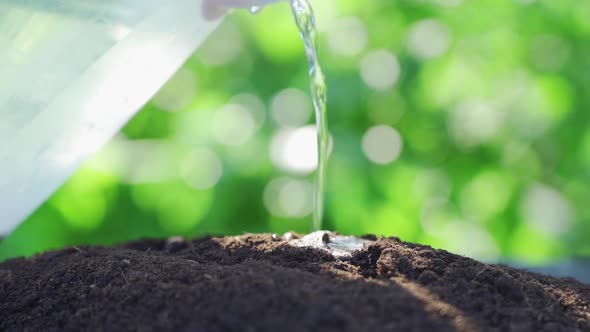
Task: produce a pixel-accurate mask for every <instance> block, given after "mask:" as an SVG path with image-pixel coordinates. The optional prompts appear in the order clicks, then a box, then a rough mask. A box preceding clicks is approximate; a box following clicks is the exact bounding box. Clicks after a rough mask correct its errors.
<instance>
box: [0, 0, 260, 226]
mask: <svg viewBox="0 0 590 332" xmlns="http://www.w3.org/2000/svg"><path fill="white" fill-rule="evenodd" d="M252 2H258V3H252ZM266 2H271V1H267V0H168V1H162V0H83V1H81V0H50V1H49V0H2V1H1V2H0V235H2V234H6V233H8V232H10V231H11V230H12V229H14V228H15V227H16V226H17V225H18V224H19V223H20V222H22V221H23V220H24V219H25V218H27V216H28V215H29V214H30V213H32V212H33V211H34V210H35V209H36V208H37V207H38V206H39V205H40V204H41V203H43V202H44V201H45V200H46V199H47V198H48V197H49V196H50V195H51V194H52V193H53V192H54V191H55V190H56V189H57V188H58V187H59V186H60V185H61V184H62V183H63V182H64V181H66V179H67V178H68V177H69V176H70V175H71V174H72V173H73V172H74V171H75V170H76V168H77V167H78V166H79V165H80V164H81V163H82V162H83V161H84V160H85V159H87V158H88V157H89V156H91V155H92V154H93V153H94V152H95V151H96V150H97V149H98V148H100V147H101V146H102V145H103V144H104V143H106V141H107V140H108V139H109V138H111V137H112V136H113V135H114V134H115V133H116V132H117V131H119V130H120V128H121V127H122V126H123V125H124V124H125V122H127V121H128V120H129V119H130V118H131V116H132V115H133V114H134V113H135V112H137V110H138V109H139V108H140V107H141V106H142V105H143V104H144V103H145V102H146V101H147V100H148V99H149V98H150V97H151V96H152V95H154V94H155V93H156V92H157V90H158V89H159V88H160V87H161V86H162V85H163V84H164V83H165V82H166V80H167V79H169V78H170V76H171V75H172V74H173V73H174V72H175V71H176V70H177V69H178V68H179V67H180V66H181V65H182V64H183V63H184V61H186V59H187V58H188V57H189V56H190V55H191V54H192V52H193V51H194V50H195V49H196V48H197V47H198V46H199V44H201V43H202V42H203V40H204V39H205V38H206V37H207V35H209V33H210V32H211V31H212V30H213V29H214V28H215V26H216V25H217V24H218V22H219V18H220V17H221V16H223V13H224V12H225V10H226V9H228V8H230V7H234V6H238V7H248V6H253V5H264V4H265V3H266Z"/></svg>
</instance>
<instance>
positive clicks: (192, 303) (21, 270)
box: [0, 235, 590, 332]
mask: <svg viewBox="0 0 590 332" xmlns="http://www.w3.org/2000/svg"><path fill="white" fill-rule="evenodd" d="M86 330H88V331H281V332H284V331H551V332H555V331H590V286H589V285H586V284H583V283H580V282H577V281H575V280H573V279H557V278H552V277H547V276H543V275H539V274H534V273H529V272H525V271H521V270H516V269H512V268H508V267H505V266H499V265H487V264H483V263H480V262H477V261H475V260H472V259H468V258H464V257H461V256H457V255H453V254H451V253H448V252H446V251H441V250H434V249H432V248H430V247H425V246H420V245H415V244H409V243H404V242H401V241H399V240H398V239H396V238H387V239H375V241H374V242H372V243H371V244H369V245H368V246H365V248H364V249H362V250H360V251H357V252H355V253H353V255H352V256H342V257H339V258H336V257H334V256H333V255H332V254H330V253H329V252H327V251H324V250H320V249H313V248H306V247H296V246H293V245H291V244H289V243H288V242H287V241H286V240H285V239H284V238H283V237H276V236H271V235H243V236H238V237H221V238H215V237H208V238H200V239H196V240H193V241H185V240H182V239H171V240H146V241H140V242H134V243H130V244H127V245H123V246H119V247H97V246H88V247H72V248H68V249H65V250H60V251H55V252H48V253H45V254H42V255H38V256H35V257H31V258H28V259H15V260H10V261H7V262H5V263H2V264H0V331H86Z"/></svg>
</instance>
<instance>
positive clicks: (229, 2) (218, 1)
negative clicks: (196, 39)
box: [203, 0, 279, 20]
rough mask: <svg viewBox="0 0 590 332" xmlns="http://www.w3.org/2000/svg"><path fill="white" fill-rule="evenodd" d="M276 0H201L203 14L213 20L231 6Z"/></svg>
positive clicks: (256, 4)
mask: <svg viewBox="0 0 590 332" xmlns="http://www.w3.org/2000/svg"><path fill="white" fill-rule="evenodd" d="M277 1H279V0H203V16H204V17H205V18H206V19H208V20H214V19H217V18H220V17H221V16H223V14H225V13H226V12H227V11H228V10H229V9H232V8H252V7H254V6H257V7H263V6H266V5H268V4H270V3H273V2H277Z"/></svg>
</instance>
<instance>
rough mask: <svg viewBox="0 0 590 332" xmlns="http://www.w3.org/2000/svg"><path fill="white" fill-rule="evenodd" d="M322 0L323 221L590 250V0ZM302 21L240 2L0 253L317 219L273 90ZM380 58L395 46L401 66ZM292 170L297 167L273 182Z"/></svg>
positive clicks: (479, 244) (524, 256) (357, 229)
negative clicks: (386, 134) (371, 149)
mask: <svg viewBox="0 0 590 332" xmlns="http://www.w3.org/2000/svg"><path fill="white" fill-rule="evenodd" d="M315 5H316V7H317V8H316V12H317V14H318V25H319V26H320V30H321V31H320V45H321V48H322V49H321V53H322V54H321V56H322V61H323V65H324V67H325V69H324V70H325V74H326V76H327V79H328V89H329V100H328V113H329V122H330V127H331V132H332V138H333V142H334V146H333V152H332V155H331V160H330V165H329V170H328V177H329V179H328V184H327V188H328V192H327V207H326V213H327V215H326V218H325V228H330V229H335V230H338V231H341V232H343V233H353V234H363V233H377V234H382V235H397V236H400V237H401V238H402V239H404V240H407V241H415V242H420V243H426V244H431V245H433V246H435V247H440V248H445V249H448V250H451V251H455V252H459V253H464V254H468V255H471V256H475V257H478V258H482V259H489V260H497V259H516V260H525V261H528V262H543V261H547V260H552V259H557V258H560V257H563V256H572V255H583V254H585V255H588V254H590V241H587V238H588V234H590V205H588V204H587V203H588V197H590V186H588V183H589V181H590V134H589V133H588V124H589V123H590V113H588V112H587V109H588V108H590V75H588V73H589V72H590V56H588V55H589V54H590V14H589V13H590V4H589V3H587V2H584V1H574V0H567V1H563V0H537V1H524V0H520V1H516V0H514V1H513V0H480V1H470V0H464V1H453V0H422V1H415V0H397V1H391V0H379V1H360V0H341V1H316V4H315ZM290 21H291V17H290V12H289V10H288V8H287V6H286V5H284V4H283V5H280V4H279V5H275V6H272V7H269V8H266V9H265V10H264V11H263V12H262V13H260V14H259V15H256V16H252V15H249V14H248V13H247V12H240V13H237V12H236V13H234V14H232V15H231V16H230V17H228V18H227V19H226V21H225V22H224V23H223V24H222V26H221V27H220V28H219V29H218V31H216V32H215V33H214V34H213V35H212V36H211V37H210V39H209V40H208V41H207V42H206V44H205V45H203V47H201V49H200V50H199V51H198V52H197V53H196V54H195V56H194V57H192V58H191V59H190V60H189V61H188V62H187V63H186V65H185V67H184V68H183V69H182V70H181V71H179V73H178V74H177V75H176V76H175V77H174V78H173V79H172V80H171V81H170V82H169V83H168V85H167V86H166V87H165V88H164V89H163V90H162V92H161V93H160V94H159V95H158V96H156V97H155V98H154V99H153V100H152V101H151V102H150V103H149V104H148V105H146V106H145V108H144V109H143V110H142V111H141V112H140V113H139V114H138V115H137V116H136V117H135V118H134V119H133V120H132V121H131V122H130V123H129V124H128V125H127V127H126V128H125V129H124V130H123V133H122V137H124V138H122V137H119V138H117V139H115V140H114V141H113V142H112V143H111V144H109V145H108V146H107V147H105V148H104V149H103V151H101V152H100V153H99V154H98V155H97V156H96V157H95V158H94V159H93V160H91V161H90V162H89V163H88V164H87V165H85V166H84V167H83V168H82V169H80V171H79V172H78V173H77V174H76V175H75V176H74V177H73V178H72V179H71V180H70V181H69V182H68V183H67V184H65V185H64V186H63V187H62V188H61V189H60V190H59V191H58V192H57V193H56V194H55V195H54V196H53V197H52V198H51V199H50V200H49V201H48V202H47V203H46V204H45V205H44V206H42V207H41V208H40V209H39V210H38V211H37V212H36V213H35V214H34V215H33V216H31V217H30V219H29V220H27V221H26V222H25V223H24V224H23V225H22V226H21V227H20V228H19V229H17V230H16V231H15V232H14V233H13V234H12V235H10V236H9V237H8V238H6V239H5V240H4V241H3V242H2V243H0V259H2V258H6V257H11V256H16V255H23V254H32V253H34V252H38V251H40V250H45V249H48V248H57V247H61V246H64V245H68V244H79V243H100V244H111V243H117V242H122V241H127V240H131V239H135V238H141V237H164V236H172V235H187V236H195V235H199V234H206V233H213V234H239V233H241V232H285V231H288V230H295V231H299V232H307V231H310V228H311V215H310V214H309V210H305V208H302V207H301V206H306V204H307V205H309V204H308V203H309V185H310V183H311V181H312V179H313V175H312V174H304V175H298V174H297V173H290V172H289V171H288V170H285V169H281V168H280V167H277V165H276V163H274V162H273V159H272V158H271V157H270V153H269V151H270V150H272V146H273V142H275V139H273V137H274V136H275V135H276V134H277V133H278V132H280V131H281V130H283V131H284V130H286V129H285V128H282V129H281V126H279V125H278V124H277V121H276V117H275V116H274V115H275V112H280V111H281V110H277V109H276V108H277V107H278V106H276V105H275V106H273V100H274V101H276V99H275V95H277V94H278V93H279V92H281V91H283V90H284V89H287V88H297V89H300V90H302V91H305V92H307V90H308V87H307V86H308V81H307V67H306V66H307V64H306V60H305V57H304V53H303V48H302V45H301V42H300V39H299V36H298V34H297V31H296V29H295V25H294V24H290ZM365 38H366V41H365V40H364V39H365ZM376 50H381V52H382V51H385V53H383V52H382V53H380V54H381V55H380V56H381V57H379V56H378V55H375V51H376ZM383 54H385V56H383ZM370 55H375V56H372V57H370ZM388 56H389V58H388ZM384 57H385V60H383V59H384ZM371 59H373V60H371ZM374 59H382V61H386V60H387V61H390V60H391V59H393V60H391V61H394V62H393V65H395V64H396V62H395V61H397V63H398V64H399V70H400V72H399V77H397V73H396V72H395V66H394V67H393V71H391V69H392V68H389V67H387V65H388V64H389V66H390V67H391V65H392V62H391V61H390V62H387V63H386V62H375V61H376V60H374ZM371 61H373V62H371ZM379 61H381V60H379ZM375 68H377V69H375ZM388 68H389V69H388ZM388 70H389V71H388ZM381 71H383V73H385V74H384V75H381V74H382V73H381ZM228 104H230V105H234V106H231V107H228V106H227V105H228ZM235 105H238V106H239V107H235ZM280 105H282V106H281V107H283V108H285V107H286V106H285V104H284V103H283V104H280ZM287 106H288V104H287ZM295 106H297V107H300V108H301V107H309V105H307V106H305V104H301V102H299V103H298V104H296V105H295ZM288 108H289V107H286V109H288ZM285 112H286V111H285ZM271 113H272V114H273V115H272V116H271ZM220 114H221V115H220ZM304 119H305V118H304ZM312 121H313V119H312V117H309V119H308V121H307V123H312ZM301 125H303V124H301ZM376 125H387V126H390V127H392V128H395V131H396V132H398V133H399V134H400V136H401V138H402V142H403V148H402V151H401V155H400V156H399V158H397V159H396V160H394V161H393V162H390V163H386V164H384V165H382V164H376V163H374V162H371V161H370V159H368V158H367V156H368V154H367V151H366V149H363V143H362V142H363V136H364V135H365V133H366V132H367V130H368V129H369V128H371V127H373V126H376ZM244 128H245V129H244ZM138 142H139V143H140V144H139V145H138V144H135V143H138ZM234 144H236V145H234ZM386 148H387V146H386ZM138 151H139V152H138ZM188 156H192V157H190V158H189V157H188ZM191 158H192V159H191ZM187 160H188V161H187ZM220 169H221V171H220ZM220 172H221V173H220ZM277 178H282V179H283V180H282V182H281V181H279V182H276V183H282V184H283V187H280V188H279V189H277V190H278V191H276V192H275V191H271V190H270V189H269V183H271V182H272V181H273V180H275V179H277ZM277 188H278V187H277ZM281 188H282V189H281ZM285 188H287V189H285ZM265 190H266V195H265ZM281 190H283V192H281ZM302 193H304V194H305V195H303V194H302ZM273 204H274V205H273ZM281 209H283V210H285V209H286V210H285V211H282V212H281ZM277 211H278V212H277ZM301 211H304V212H301ZM305 211H306V212H305ZM289 216H295V217H289Z"/></svg>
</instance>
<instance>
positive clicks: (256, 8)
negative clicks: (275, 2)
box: [248, 5, 264, 14]
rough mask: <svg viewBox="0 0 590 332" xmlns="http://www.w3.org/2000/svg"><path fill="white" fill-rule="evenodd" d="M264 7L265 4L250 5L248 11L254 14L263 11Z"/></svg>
mask: <svg viewBox="0 0 590 332" xmlns="http://www.w3.org/2000/svg"><path fill="white" fill-rule="evenodd" d="M263 8H264V7H263V6H256V5H255V6H252V7H250V9H248V11H249V12H250V13H252V14H258V13H260V12H261V11H262V9H263Z"/></svg>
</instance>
